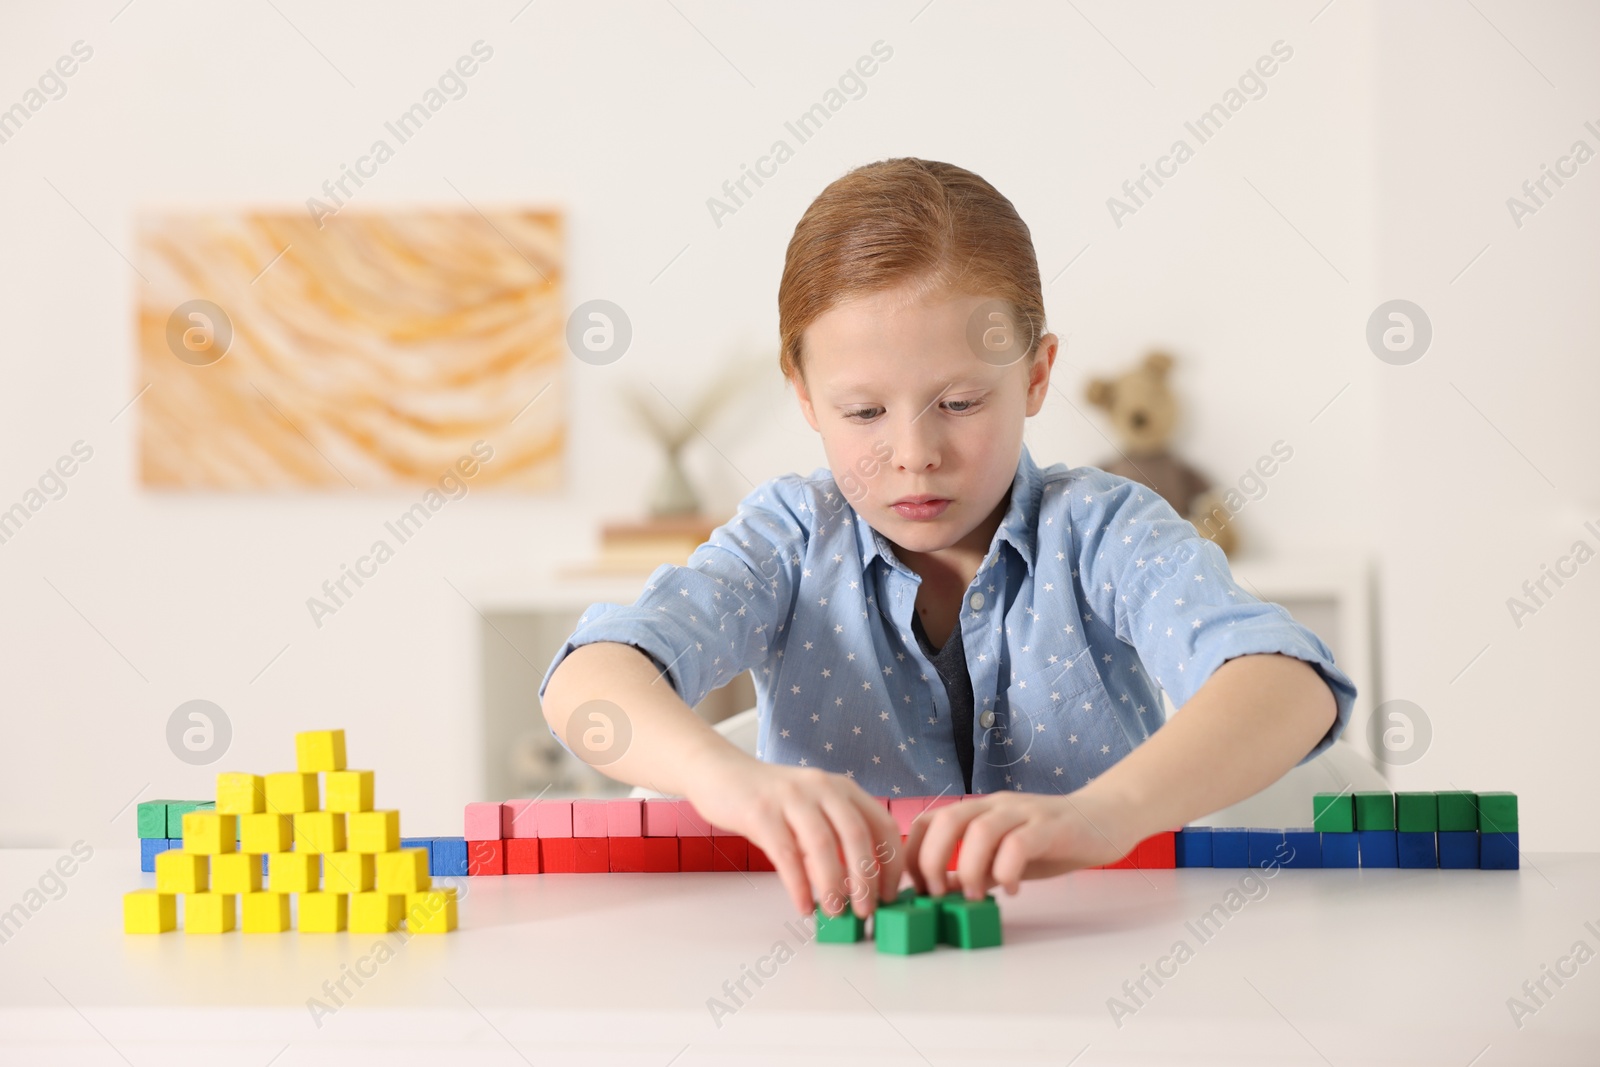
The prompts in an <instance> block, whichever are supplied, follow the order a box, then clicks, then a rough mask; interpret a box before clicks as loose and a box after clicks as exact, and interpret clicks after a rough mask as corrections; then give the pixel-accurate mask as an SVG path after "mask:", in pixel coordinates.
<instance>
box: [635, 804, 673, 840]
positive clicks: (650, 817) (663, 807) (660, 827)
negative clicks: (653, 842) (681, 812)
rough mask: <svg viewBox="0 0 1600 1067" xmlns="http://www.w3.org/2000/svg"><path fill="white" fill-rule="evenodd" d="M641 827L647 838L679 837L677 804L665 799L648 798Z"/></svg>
mask: <svg viewBox="0 0 1600 1067" xmlns="http://www.w3.org/2000/svg"><path fill="white" fill-rule="evenodd" d="M641 826H642V830H641V832H642V833H643V835H644V836H645V837H677V836H678V805H677V803H676V802H675V801H672V800H668V799H666V798H664V797H646V798H645V801H644V814H643V818H642V821H641Z"/></svg>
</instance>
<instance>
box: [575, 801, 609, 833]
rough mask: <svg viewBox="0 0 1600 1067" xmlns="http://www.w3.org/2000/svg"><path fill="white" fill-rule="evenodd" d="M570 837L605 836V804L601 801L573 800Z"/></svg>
mask: <svg viewBox="0 0 1600 1067" xmlns="http://www.w3.org/2000/svg"><path fill="white" fill-rule="evenodd" d="M572 836H573V837H605V836H606V802H605V801H603V800H574V801H573V802H572Z"/></svg>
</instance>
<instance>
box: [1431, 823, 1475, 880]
mask: <svg viewBox="0 0 1600 1067" xmlns="http://www.w3.org/2000/svg"><path fill="white" fill-rule="evenodd" d="M1439 866H1440V867H1442V868H1444V869H1445V870H1451V871H1475V870H1477V869H1478V831H1476V830H1440V831H1439Z"/></svg>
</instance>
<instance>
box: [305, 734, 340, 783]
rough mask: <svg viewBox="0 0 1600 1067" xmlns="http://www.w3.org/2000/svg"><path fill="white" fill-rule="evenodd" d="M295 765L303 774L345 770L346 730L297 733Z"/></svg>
mask: <svg viewBox="0 0 1600 1067" xmlns="http://www.w3.org/2000/svg"><path fill="white" fill-rule="evenodd" d="M294 765H295V769H296V770H298V771H300V772H301V773H302V774H306V773H309V774H315V773H317V772H318V771H342V770H344V731H343V730H306V731H303V732H301V733H297V734H295V735H294Z"/></svg>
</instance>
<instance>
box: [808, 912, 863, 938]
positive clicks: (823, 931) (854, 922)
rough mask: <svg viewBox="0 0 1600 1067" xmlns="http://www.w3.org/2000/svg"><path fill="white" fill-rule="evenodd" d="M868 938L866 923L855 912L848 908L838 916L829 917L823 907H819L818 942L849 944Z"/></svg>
mask: <svg viewBox="0 0 1600 1067" xmlns="http://www.w3.org/2000/svg"><path fill="white" fill-rule="evenodd" d="M865 938H866V923H864V922H863V921H862V920H861V917H860V916H859V915H857V914H856V913H855V912H854V911H852V910H850V909H849V908H846V909H845V910H844V911H842V912H840V913H839V914H838V915H832V916H830V915H827V914H825V913H824V912H823V910H822V905H821V904H818V905H817V940H818V941H822V942H826V943H829V944H836V945H841V944H848V943H849V942H851V941H861V940H864V939H865Z"/></svg>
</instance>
